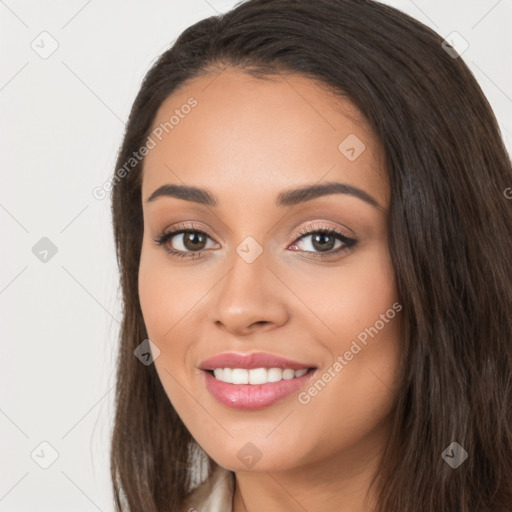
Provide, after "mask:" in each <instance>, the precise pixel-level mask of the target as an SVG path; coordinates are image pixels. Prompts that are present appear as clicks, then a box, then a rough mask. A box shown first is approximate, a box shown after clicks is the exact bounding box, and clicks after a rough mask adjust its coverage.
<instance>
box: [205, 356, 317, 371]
mask: <svg viewBox="0 0 512 512" xmlns="http://www.w3.org/2000/svg"><path fill="white" fill-rule="evenodd" d="M199 368H200V369H201V370H214V369H215V368H245V369H247V370H249V369H251V368H281V369H283V370H284V369H286V368H290V369H291V370H302V369H308V368H315V366H314V365H312V364H307V363H300V362H298V361H292V360H291V359H286V358H284V357H280V356H276V355H274V354H269V353H267V352H258V353H253V354H236V353H234V352H224V353H223V354H218V355H216V356H213V357H209V358H208V359H205V360H204V361H202V362H201V363H200V365H199Z"/></svg>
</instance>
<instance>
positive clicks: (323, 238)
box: [313, 234, 334, 250]
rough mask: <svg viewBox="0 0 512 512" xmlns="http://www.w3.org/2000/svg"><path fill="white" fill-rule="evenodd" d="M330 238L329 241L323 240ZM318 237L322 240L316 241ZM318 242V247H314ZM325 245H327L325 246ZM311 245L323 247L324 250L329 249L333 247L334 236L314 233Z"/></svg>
mask: <svg viewBox="0 0 512 512" xmlns="http://www.w3.org/2000/svg"><path fill="white" fill-rule="evenodd" d="M326 238H327V239H329V238H330V239H331V240H330V243H329V242H325V239H326ZM318 239H321V240H323V241H321V242H317V240H318ZM317 243H318V247H316V244H317ZM326 245H327V246H328V247H326ZM313 246H314V247H315V249H324V250H329V249H332V248H333V247H334V238H333V237H332V236H330V235H322V234H319V235H316V236H314V237H313Z"/></svg>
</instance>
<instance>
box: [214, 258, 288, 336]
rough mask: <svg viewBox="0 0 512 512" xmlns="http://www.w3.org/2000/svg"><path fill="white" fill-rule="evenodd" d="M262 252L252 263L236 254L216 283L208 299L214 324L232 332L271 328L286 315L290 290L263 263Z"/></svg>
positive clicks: (244, 333) (277, 324) (265, 261)
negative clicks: (229, 266)
mask: <svg viewBox="0 0 512 512" xmlns="http://www.w3.org/2000/svg"><path fill="white" fill-rule="evenodd" d="M267 263H268V261H267V258H266V255H265V252H263V253H262V254H261V255H260V256H259V257H258V258H256V260H254V261H253V262H252V263H248V262H247V261H245V260H244V259H243V258H241V257H240V256H238V255H236V256H235V257H234V262H233V266H232V268H231V269H230V271H229V272H228V273H227V275H226V276H225V277H224V279H222V280H221V282H220V283H219V285H218V287H216V288H217V290H216V295H215V297H214V299H213V301H212V303H213V304H214V306H213V314H214V321H215V323H216V324H217V326H218V327H220V328H222V329H224V330H225V331H228V332H230V333H232V334H233V335H236V336H243V335H247V334H250V333H252V332H255V331H256V330H271V329H274V328H276V327H279V326H282V325H284V324H285V323H286V322H287V321H288V318H289V307H288V304H287V300H289V299H290V293H289V292H288V293H286V291H287V288H286V287H285V286H284V285H283V284H282V283H281V281H280V280H279V279H278V278H277V277H276V275H275V271H274V270H271V269H270V268H269V267H268V266H267Z"/></svg>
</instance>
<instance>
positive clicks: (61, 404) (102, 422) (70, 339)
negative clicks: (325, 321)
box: [0, 0, 512, 512]
mask: <svg viewBox="0 0 512 512" xmlns="http://www.w3.org/2000/svg"><path fill="white" fill-rule="evenodd" d="M235 3H236V2H235V1H220V0H218V1H215V0H208V1H206V0H180V1H177V0H173V1H164V0H152V1H149V2H142V1H139V2H135V1H133V0H131V1H126V0H125V1H121V0H108V1H102V2H100V1H99V0H89V1H87V0H73V1H67V2H64V1H61V2H58V1H48V2H37V1H35V0H31V1H25V2H20V1H16V0H6V1H5V2H3V1H0V24H1V31H0V38H1V45H0V47H1V52H2V55H1V57H2V60H1V63H2V65H1V68H2V73H1V74H0V109H1V116H0V119H1V123H2V136H3V144H2V150H1V153H0V155H1V169H2V181H3V186H2V188H1V193H0V221H1V227H2V244H1V257H2V265H1V268H2V272H1V274H0V301H1V314H2V318H1V328H2V331H1V333H2V344H1V360H0V364H1V369H0V379H1V388H0V389H1V395H0V431H1V439H2V451H1V456H2V460H1V463H0V512H20V511H30V512H34V511H37V512H46V511H51V512H58V511H70V510H73V511H74V512H81V511H83V512H92V511H96V510H101V511H105V512H106V511H112V510H113V504H112V494H111V490H110V473H109V460H108V455H109V435H110V429H111V423H112V415H113V407H112V399H113V395H114V392H113V386H114V370H115V367H114V355H115V347H116V344H117V333H118V327H119V321H120V317H121V316H120V303H119V297H120V296H119V293H118V291H117V290H118V282H117V279H118V274H117V267H116V261H115V255H114V245H113V241H112V226H111V220H110V202H109V197H108V194H107V197H106V198H105V199H104V200H97V199H95V198H94V197H93V195H92V189H93V188H94V187H96V186H98V185H102V184H103V183H104V182H105V181H106V180H109V179H110V176H111V173H112V172H113V169H114V164H115V157H116V154H117V150H118V147H119V144H120V142H121V138H122V134H123V128H124V122H125V121H126V120H127V116H128V113H129V110H130V107H131V104H132V102H133V100H134V98H135V95H136V93H137V91H138V88H139V86H140V82H141V80H142V78H143V76H144V74H145V73H146V71H147V70H148V69H149V67H150V65H151V63H152V62H153V61H154V60H155V59H156V57H157V56H158V55H159V54H160V53H162V52H163V51H164V50H165V49H166V48H167V47H168V46H169V45H170V44H171V42H172V41H173V40H174V39H175V38H176V37H177V36H178V35H179V34H180V32H181V31H183V30H184V29H185V28H186V27H187V26H189V25H191V24H192V23H195V22H196V21H199V20H200V19H202V18H205V17H209V16H212V15H215V14H216V13H217V12H225V11H227V10H228V9H230V8H231V7H232V6H234V5H235ZM384 3H388V4H390V5H392V6H394V7H398V8H399V9H401V10H403V11H405V12H406V13H408V14H410V15H411V16H413V17H414V18H416V19H418V20H420V21H421V22H423V23H425V24H426V25H428V26H430V27H431V28H433V29H434V30H436V31H437V32H438V33H439V34H440V35H442V36H443V37H446V36H447V35H448V34H450V33H451V32H452V31H457V32H459V33H460V34H461V35H462V36H463V37H464V38H465V39H466V40H467V41H468V42H469V48H468V49H467V50H466V51H465V52H464V53H463V56H462V57H463V58H464V60H465V62H466V63H467V64H468V65H469V67H470V68H471V70H472V71H473V73H474V75H475V77H476V78H477V80H478V82H479V83H480V85H481V87H482V89H483V91H484V93H485V94H486V96H487V97H488V99H489V101H490V103H491V105H492V107H493V109H494V111H495V114H496V116H497V118H498V121H499V123H500V126H501V129H502V133H503V137H504V139H505V142H506V145H507V147H508V148H509V151H510V148H511V147H512V137H511V134H512V59H511V58H510V54H511V49H512V35H511V31H510V21H511V20H512V2H511V0H499V1H498V0H479V1H476V0H474V1H472V2H468V1H463V0H460V1H447V0H436V1H433V0H415V1H414V2H413V1H411V0H401V1H387V2H384ZM43 31H47V32H49V33H50V34H51V35H52V37H53V38H55V40H56V41H57V42H58V45H59V46H58V49H57V50H56V52H55V53H54V54H53V55H51V56H50V57H49V58H47V59H42V58H41V57H40V56H39V55H38V54H37V53H36V52H35V51H34V50H33V49H32V47H31V44H32V41H34V40H35V41H36V43H37V41H38V39H37V38H38V36H39V34H40V33H41V32H43ZM39 44H40V45H41V43H39ZM46 47H47V48H48V46H46ZM511 185H512V184H511ZM42 237H47V238H49V239H50V240H51V241H52V242H53V244H55V246H56V247H57V249H58V252H57V253H56V254H55V256H53V257H52V258H51V259H49V261H47V262H46V263H43V262H41V261H40V260H39V259H38V258H36V256H35V255H34V254H33V252H32V247H33V246H34V245H35V244H36V243H37V242H38V241H39V240H40V239H41V238H42ZM43 441H46V442H48V443H50V445H51V446H53V447H54V449H55V450H56V451H57V452H58V458H57V459H56V460H55V462H54V463H53V464H52V465H51V466H50V467H49V468H48V469H42V468H41V467H40V466H39V465H38V464H37V463H36V462H35V461H34V459H33V458H31V454H32V453H33V452H34V450H36V452H35V455H34V458H35V459H36V460H39V461H42V462H44V460H47V461H48V460H50V459H49V457H50V449H48V448H45V447H44V446H43V447H40V446H39V445H40V443H41V442H43ZM41 450H42V451H41Z"/></svg>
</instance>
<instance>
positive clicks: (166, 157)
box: [139, 68, 401, 512]
mask: <svg viewBox="0 0 512 512" xmlns="http://www.w3.org/2000/svg"><path fill="white" fill-rule="evenodd" d="M191 96H193V97H194V98H195V99H196V100H197V102H198V104H197V106H196V107H195V108H194V109H192V111H191V112H190V113H189V114H188V115H187V116H184V117H183V119H180V122H179V124H177V125H176V126H175V127H174V129H173V130H172V131H170V132H169V134H168V135H166V136H165V137H163V139H162V141H161V142H159V143H158V144H157V146H156V147H155V148H154V149H152V150H151V151H150V152H149V153H148V155H147V156H146V158H145V161H144V169H143V181H142V199H143V205H144V206H143V211H144V238H143V245H142V254H141V260H140V272H139V293H140V302H141V307H142V311H143V316H144V321H145V324H146V327H147V331H148V335H149V338H150V339H151V340H152V341H153V342H154V343H155V344H156V345H157V346H158V347H159V349H160V351H161V352H160V355H159V357H157V358H156V360H155V365H156V370H157V372H158V375H159V377H160V379H161V381H162V384H163V387H164V389H165V391H166V393H167V395H168V397H169V399H170V401H171V403H172V404H173V406H174V407H175V409H176V411H177V412H178V414H179V416H180V417H181V419H182V420H183V422H184V423H185V425H186V427H187V428H188V429H189V431H190V432H191V434H192V435H193V436H194V438H195V439H196V440H197V442H198V443H199V444H200V445H201V446H202V448H203V449H204V450H205V451H206V452H207V453H208V454H209V455H210V456H211V457H212V458H213V459H214V460H215V461H216V462H217V463H218V464H219V465H221V466H223V467H224V468H227V469H230V470H232V471H234V472H235V473H236V491H235V496H234V500H233V506H234V511H235V512H243V511H250V512H253V511H257V510H273V511H287V512H289V511H292V512H293V511H304V510H307V511H309V512H314V511H322V512H326V511H333V512H334V511H336V512H339V511H340V510H343V511H346V512H360V511H361V512H362V511H363V510H365V511H367V510H371V509H370V508H369V506H370V505H372V506H373V504H374V502H373V501H372V494H371V493H370V494H369V497H368V500H369V501H368V502H367V503H366V506H365V504H364V503H363V500H364V497H365V493H366V492H367V490H368V487H369V483H370V480H371V477H372V476H373V473H374V471H375V470H376V468H377V465H378V462H379V459H380V456H381V454H382V451H383V449H384V447H385V444H386V440H387V438H388V436H389V432H390V427H391V423H390V418H391V414H392V411H393V408H394V404H395V398H396V377H397V370H398V364H399V355H400V354H399V345H400V339H401V319H400V314H397V315H396V316H395V318H394V319H393V320H390V321H389V322H387V323H386V324H385V326H384V328H382V329H381V330H380V331H379V332H378V334H377V335H375V336H374V337H373V338H370V337H369V338H368V343H367V345H366V346H363V348H362V350H361V351H360V352H358V353H357V355H355V356H354V357H353V359H352V360H351V361H349V362H348V364H347V365H346V366H345V367H344V368H343V369H342V370H341V371H339V372H338V373H336V376H335V377H334V378H332V380H331V381H330V382H329V383H328V384H327V385H326V386H325V387H324V388H323V389H322V390H321V392H319V393H318V394H317V395H316V396H314V397H312V398H311V400H310V402H309V403H307V404H302V403H299V401H298V399H297V393H294V394H292V395H290V396H288V397H287V398H285V399H284V400H281V401H280V402H277V403H275V404H273V405H271V406H269V407H267V408H264V409H259V410H252V411H240V410H234V409H231V408H228V407H226V406H224V405H222V404H220V403H219V402H217V401H216V399H215V398H214V397H213V396H212V395H211V394H210V393H209V392H208V390H207V389H206V387H205V385H204V382H203V377H204V375H203V373H202V371H201V370H198V366H199V365H200V363H201V361H203V360H204V359H206V358H208V357H211V356H213V355H216V354H219V353H222V352H239V353H243V354H248V353H251V352H270V353H273V354H276V355H279V356H282V357H286V358H289V359H293V360H296V361H300V362H305V363H310V362H312V363H313V364H314V365H315V366H317V367H318V370H317V374H320V375H321V374H322V373H323V372H324V371H327V369H328V368H329V367H331V368H332V365H333V363H334V360H335V357H337V356H338V355H343V354H344V353H345V352H346V351H347V350H348V349H349V348H350V345H351V343H352V341H353V340H355V339H356V337H357V335H358V334H359V333H361V332H362V331H364V330H365V328H368V327H370V326H373V325H374V324H375V322H376V321H377V320H379V318H381V317H380V315H381V314H384V313H385V312H386V311H387V310H388V309H390V308H391V307H392V305H393V303H395V302H399V298H398V294H397V290H396V286H395V276H394V271H393V267H392V263H391V259H390V254H389V248H388V244H387V229H386V217H387V208H388V204H389V184H388V181H387V174H386V171H385V169H384V164H383V157H382V155H383V153H382V149H381V147H380V145H379V142H378V140H377V138H376V137H375V135H374V134H373V133H372V132H371V130H370V129H369V127H368V125H367V124H366V122H365V121H364V119H362V117H361V115H360V114H359V112H358V111H357V110H356V109H355V107H353V106H352V105H351V103H349V102H348V101H347V100H341V99H340V98H337V97H335V96H333V95H331V93H329V92H328V91H326V90H325V89H323V88H320V87H319V86H318V85H316V84H315V83H314V82H312V81H310V80H309V79H307V78H304V77H301V76H298V75H281V76H273V77H272V80H261V79H257V78H254V77H251V76H250V75H248V74H245V73H243V72H241V71H237V70H234V69H230V68H228V69H225V70H224V71H222V72H217V73H215V74H212V73H210V74H208V75H206V76H203V77H200V78H196V79H194V80H193V81H191V82H188V83H187V84H185V85H184V86H183V87H182V88H180V89H179V90H178V91H177V92H175V93H174V94H173V95H171V96H170V97H169V98H167V100H166V101H165V102H164V103H163V104H162V105H161V108H160V110H159V112H158V114H157V118H156V120H155V122H154V126H155V127H156V126H158V125H159V124H160V123H161V122H165V121H167V120H168V119H169V117H170V116H171V115H172V114H173V113H174V111H175V109H179V108H180V107H181V106H182V105H183V104H184V103H186V102H187V100H188V99H189V98H190V97H191ZM349 134H355V135H356V136H357V137H358V138H359V139H360V140H361V141H363V142H364V144H365V146H366V149H365V151H363V152H362V153H361V154H360V155H359V157H358V158H356V159H355V160H354V161H350V160H349V159H348V158H346V156H345V155H344V154H342V152H341V151H340V150H339V149H338V145H339V144H340V142H341V141H343V140H344V139H345V138H346V137H347V136H348V135H349ZM326 181H336V182H342V183H347V184H349V185H353V186H356V187H358V188H360V189H362V190H364V191H365V192H367V193H368V194H370V195H371V196H372V197H373V198H375V200H376V201H377V202H378V203H379V204H380V205H381V206H382V208H376V207H374V206H372V205H370V204H368V203H367V202H365V201H363V200H361V199H360V198H357V197H354V196H352V195H348V194H331V195H326V196H323V197H320V198H316V199H313V200H311V201H308V202H306V203H303V204H299V205H297V206H287V207H284V208H283V207H278V206H276V205H275V201H276V198H277V196H278V193H279V192H281V191H283V190H286V189H290V188H298V187H300V186H303V185H310V184H316V183H319V182H326ZM167 183H173V184H187V185H195V186H199V187H204V188H207V189H209V190H211V192H212V193H213V194H214V196H215V197H216V199H217V202H218V206H204V205H199V204H196V203H193V202H190V201H186V200H183V199H177V198H172V197H161V198H158V199H156V200H154V201H152V202H149V203H148V202H146V200H147V198H148V197H149V196H150V195H151V193H152V192H153V191H154V190H156V189H157V188H158V187H160V186H161V185H164V184H167ZM191 222H193V223H194V227H195V228H198V229H200V230H202V231H204V232H205V233H206V234H207V235H208V238H206V240H207V241H206V242H203V245H200V246H199V249H201V248H203V249H204V250H205V253H203V256H201V257H198V258H194V259H192V258H178V257H173V256H172V255H170V254H168V253H167V252H166V249H165V247H164V246H160V247H159V246H157V245H156V244H155V243H154V242H153V240H152V237H156V236H157V235H159V234H160V233H161V232H162V231H163V230H165V229H168V228H171V227H173V226H175V225H179V224H183V223H188V224H190V223H191ZM311 223H313V226H314V228H317V227H318V226H320V227H328V228H329V227H337V228H338V229H340V230H342V231H343V232H344V233H347V235H350V236H352V237H355V238H356V240H357V244H356V246H355V247H354V248H352V249H350V250H348V251H342V252H338V253H335V251H336V249H337V248H338V247H339V246H340V242H336V246H334V248H332V249H331V250H330V252H331V253H332V254H331V256H329V257H326V258H324V259H317V258H315V257H314V256H311V254H317V253H321V251H322V250H321V248H319V246H318V245H317V246H315V245H313V241H312V240H313V236H312V235H306V236H304V235H302V234H301V233H299V232H298V229H300V228H308V225H310V224H311ZM314 228H313V229H312V230H310V229H308V231H313V232H314ZM248 236H251V237H253V238H254V239H255V240H256V241H257V242H258V243H259V245H260V246H261V248H262V249H263V252H262V253H261V255H260V256H259V257H258V258H257V259H256V260H255V261H254V262H253V263H251V264H248V263H247V262H246V261H245V260H244V259H242V258H241V257H240V256H239V255H238V254H237V252H236V248H237V246H238V245H239V244H240V243H241V242H242V241H243V240H244V239H245V238H246V237H248ZM301 237H302V238H301ZM294 242H295V244H294ZM167 244H168V246H171V245H172V247H173V248H174V249H176V250H183V251H187V250H188V251H189V252H193V251H194V250H196V252H197V250H198V249H197V247H198V246H194V245H191V244H188V245H184V236H183V235H180V234H178V235H175V236H174V238H173V239H171V240H170V241H168V242H167ZM196 244H197V241H196ZM293 247H295V250H294V249H292V248H293ZM330 247H332V245H331V246H329V247H328V249H329V248H330ZM297 249H300V250H302V251H303V252H300V251H299V250H297ZM317 378H318V377H315V378H314V379H313V381H314V380H316V379H317ZM302 391H303V390H302ZM248 442H250V443H252V444H253V445H255V446H256V447H257V448H258V450H259V451H260V452H261V454H262V456H261V459H260V460H259V461H258V462H257V463H256V464H255V465H254V466H253V467H251V468H248V467H247V466H246V465H245V464H244V462H243V461H242V460H240V459H239V458H238V457H237V452H238V451H239V450H240V449H241V448H242V447H243V446H244V445H245V444H246V443H248Z"/></svg>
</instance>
